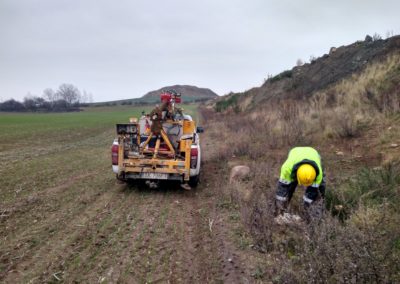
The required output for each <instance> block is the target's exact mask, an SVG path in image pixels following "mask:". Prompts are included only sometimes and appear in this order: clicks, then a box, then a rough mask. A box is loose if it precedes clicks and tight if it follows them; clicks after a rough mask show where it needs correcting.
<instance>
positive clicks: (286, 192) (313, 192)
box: [276, 177, 326, 207]
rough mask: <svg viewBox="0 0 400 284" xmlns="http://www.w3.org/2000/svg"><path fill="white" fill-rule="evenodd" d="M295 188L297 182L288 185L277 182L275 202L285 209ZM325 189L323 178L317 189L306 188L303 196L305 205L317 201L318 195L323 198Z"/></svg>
mask: <svg viewBox="0 0 400 284" xmlns="http://www.w3.org/2000/svg"><path fill="white" fill-rule="evenodd" d="M296 187H297V181H294V182H291V183H289V184H284V183H282V182H278V188H277V190H276V200H277V201H280V202H281V203H283V204H284V207H285V206H286V205H287V204H289V202H290V200H291V199H292V197H293V193H294V191H295V190H296ZM325 187H326V182H325V177H324V178H323V179H322V182H321V184H320V186H319V188H318V189H316V188H315V187H312V186H308V187H307V188H306V191H305V193H304V196H303V200H304V203H305V205H310V204H311V203H313V202H314V201H315V200H317V198H318V196H319V195H321V197H322V198H324V197H325Z"/></svg>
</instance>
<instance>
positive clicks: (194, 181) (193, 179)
mask: <svg viewBox="0 0 400 284" xmlns="http://www.w3.org/2000/svg"><path fill="white" fill-rule="evenodd" d="M199 181H200V175H197V176H192V177H190V179H189V185H190V186H191V187H196V186H197V185H198V184H199Z"/></svg>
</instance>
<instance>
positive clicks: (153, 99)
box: [92, 85, 218, 106]
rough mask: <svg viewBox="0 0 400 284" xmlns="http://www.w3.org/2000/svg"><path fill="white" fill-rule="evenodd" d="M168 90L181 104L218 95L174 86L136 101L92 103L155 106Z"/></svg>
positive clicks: (207, 91) (204, 89) (205, 99)
mask: <svg viewBox="0 0 400 284" xmlns="http://www.w3.org/2000/svg"><path fill="white" fill-rule="evenodd" d="M170 89H174V90H175V91H177V92H178V93H180V94H181V95H182V102H183V103H193V102H201V101H207V100H210V99H214V98H217V97H218V95H217V94H216V93H214V92H213V91H211V90H210V89H207V88H199V87H196V86H189V85H174V86H166V87H163V88H160V89H158V90H154V91H150V92H148V93H147V94H145V95H143V96H142V97H141V98H136V99H126V100H118V101H109V102H101V103H94V104H92V105H94V106H101V105H147V104H155V103H159V102H160V94H161V92H162V91H163V90H165V91H167V90H170Z"/></svg>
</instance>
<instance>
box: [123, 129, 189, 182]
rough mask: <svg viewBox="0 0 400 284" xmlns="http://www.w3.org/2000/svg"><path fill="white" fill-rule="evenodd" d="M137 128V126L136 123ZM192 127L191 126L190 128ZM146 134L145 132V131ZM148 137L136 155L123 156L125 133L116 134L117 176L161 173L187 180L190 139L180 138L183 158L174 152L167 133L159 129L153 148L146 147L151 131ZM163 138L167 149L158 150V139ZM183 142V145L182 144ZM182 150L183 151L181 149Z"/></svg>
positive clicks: (151, 135) (151, 134)
mask: <svg viewBox="0 0 400 284" xmlns="http://www.w3.org/2000/svg"><path fill="white" fill-rule="evenodd" d="M178 123H179V124H180V125H183V122H174V124H178ZM193 123H194V122H193ZM136 126H137V129H138V130H139V126H138V125H137V124H136ZM192 128H193V127H191V129H192ZM137 135H138V138H137V140H138V144H139V145H140V132H139V131H138V134H137ZM146 135H147V133H146ZM148 135H149V137H148V138H147V140H146V141H145V142H144V144H143V145H141V146H140V148H139V155H138V156H131V157H129V156H128V157H127V158H126V157H125V149H124V145H125V139H126V137H125V135H123V134H122V135H121V134H119V135H118V145H119V148H118V176H122V175H124V176H129V175H130V174H138V175H140V174H142V173H155V174H156V173H161V174H168V175H173V176H175V179H176V177H177V176H181V177H182V178H183V181H185V182H186V181H189V179H190V153H191V146H192V139H193V138H190V137H187V138H186V139H181V144H182V147H184V148H183V149H182V147H181V148H180V151H181V152H184V159H182V156H181V155H177V154H176V153H175V150H174V147H173V146H172V143H171V141H170V140H169V138H168V135H167V134H166V133H165V132H164V130H162V131H161V133H160V135H157V141H156V145H155V148H154V150H153V151H152V150H148V149H146V146H147V145H148V144H149V142H150V139H151V138H152V137H153V133H149V134H148ZM160 136H161V137H162V138H163V140H164V142H165V143H166V144H167V146H168V148H169V149H170V150H169V151H160V149H159V148H160V142H161V141H160V139H161V137H160ZM183 144H184V145H183ZM182 150H184V151H182ZM146 154H153V155H152V157H151V158H150V157H148V156H146ZM161 154H164V155H167V157H166V158H165V157H161V156H162V155H161Z"/></svg>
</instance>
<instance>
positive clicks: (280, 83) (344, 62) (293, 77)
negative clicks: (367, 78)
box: [220, 36, 400, 109]
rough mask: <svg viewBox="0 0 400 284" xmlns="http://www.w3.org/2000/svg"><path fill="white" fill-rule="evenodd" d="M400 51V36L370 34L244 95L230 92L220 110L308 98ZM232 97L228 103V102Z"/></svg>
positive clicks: (272, 79)
mask: <svg viewBox="0 0 400 284" xmlns="http://www.w3.org/2000/svg"><path fill="white" fill-rule="evenodd" d="M399 53H400V36H394V37H391V38H388V39H385V40H381V39H379V40H373V39H372V38H371V37H369V36H367V37H366V38H365V40H364V41H357V42H355V43H353V44H351V45H348V46H340V47H332V48H331V49H330V51H329V53H327V54H324V55H322V56H321V57H319V58H315V59H313V60H311V62H310V63H306V64H303V65H302V66H296V67H293V68H292V69H291V70H287V71H284V72H282V73H280V74H278V75H276V76H275V77H271V78H268V79H267V80H266V81H265V83H264V84H263V85H262V86H260V87H256V88H252V89H250V90H249V91H247V92H244V93H242V94H243V95H244V96H239V95H241V94H230V95H229V96H228V97H226V98H224V99H222V100H225V102H221V103H220V109H221V108H222V109H225V108H226V107H227V106H230V105H233V106H235V105H238V106H239V107H240V108H241V109H247V108H253V107H255V106H257V105H260V103H261V104H262V102H264V101H268V100H270V99H273V98H276V99H287V98H291V99H306V98H310V97H311V96H312V95H313V94H315V93H317V92H318V91H322V90H325V89H327V88H328V87H329V86H332V85H334V84H336V83H338V82H340V81H341V80H343V79H346V78H350V77H351V76H354V75H355V74H359V73H360V72H362V71H363V70H365V68H366V67H367V66H371V65H373V64H374V63H377V62H383V61H384V60H385V58H388V57H389V56H390V55H392V54H399ZM226 100H228V102H226Z"/></svg>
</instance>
